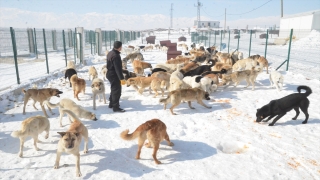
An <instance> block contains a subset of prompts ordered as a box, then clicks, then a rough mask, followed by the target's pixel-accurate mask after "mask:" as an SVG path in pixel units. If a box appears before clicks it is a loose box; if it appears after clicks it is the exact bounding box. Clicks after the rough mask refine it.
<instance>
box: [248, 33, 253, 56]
mask: <svg viewBox="0 0 320 180" xmlns="http://www.w3.org/2000/svg"><path fill="white" fill-rule="evenodd" d="M251 40H252V29H251V30H250V43H249V56H250V53H251Z"/></svg>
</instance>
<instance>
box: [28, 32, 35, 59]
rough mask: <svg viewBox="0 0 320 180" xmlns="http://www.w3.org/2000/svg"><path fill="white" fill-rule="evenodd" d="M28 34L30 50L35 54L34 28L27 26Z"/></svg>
mask: <svg viewBox="0 0 320 180" xmlns="http://www.w3.org/2000/svg"><path fill="white" fill-rule="evenodd" d="M27 34H28V44H29V52H30V53H33V54H34V38H33V29H32V28H27Z"/></svg>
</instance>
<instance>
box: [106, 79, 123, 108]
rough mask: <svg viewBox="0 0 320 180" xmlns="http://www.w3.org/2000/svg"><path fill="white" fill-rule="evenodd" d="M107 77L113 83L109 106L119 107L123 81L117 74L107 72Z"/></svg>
mask: <svg viewBox="0 0 320 180" xmlns="http://www.w3.org/2000/svg"><path fill="white" fill-rule="evenodd" d="M107 79H108V80H109V82H110V85H111V92H110V97H109V101H110V103H109V107H113V108H118V107H119V106H120V104H119V100H120V96H121V83H120V80H119V78H118V77H117V76H116V75H109V74H107Z"/></svg>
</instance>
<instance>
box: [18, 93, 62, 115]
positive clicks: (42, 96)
mask: <svg viewBox="0 0 320 180" xmlns="http://www.w3.org/2000/svg"><path fill="white" fill-rule="evenodd" d="M22 92H23V93H24V105H23V114H26V104H27V103H28V101H29V99H30V98H31V99H33V101H34V102H33V107H34V109H36V110H38V109H37V108H36V106H35V104H36V102H38V101H39V102H40V105H41V109H42V112H43V114H44V115H45V116H46V117H48V114H47V112H46V109H45V108H44V106H43V105H42V104H43V101H45V100H48V101H49V100H50V98H51V97H52V96H56V97H60V95H59V94H62V93H63V92H62V91H59V90H58V89H54V88H46V89H28V90H27V91H26V90H24V89H22ZM48 109H49V111H50V112H51V114H53V112H52V111H51V108H50V107H48Z"/></svg>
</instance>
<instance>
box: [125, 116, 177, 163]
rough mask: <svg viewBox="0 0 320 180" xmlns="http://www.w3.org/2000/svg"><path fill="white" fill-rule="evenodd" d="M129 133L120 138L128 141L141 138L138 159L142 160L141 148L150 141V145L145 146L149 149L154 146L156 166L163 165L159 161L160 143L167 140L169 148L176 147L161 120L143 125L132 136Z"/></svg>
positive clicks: (154, 120) (127, 131)
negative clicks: (146, 141)
mask: <svg viewBox="0 0 320 180" xmlns="http://www.w3.org/2000/svg"><path fill="white" fill-rule="evenodd" d="M128 133H129V130H128V129H127V130H125V131H123V132H122V133H121V134H120V137H121V138H122V139H124V140H127V141H129V140H133V139H136V138H139V139H138V152H137V155H136V159H140V153H141V148H142V146H143V144H144V142H145V140H146V139H148V141H149V143H146V144H145V146H146V147H148V148H150V147H151V146H153V153H152V157H153V159H154V161H155V163H156V164H161V162H160V161H159V160H158V159H157V151H158V149H159V146H160V142H161V141H162V140H163V139H165V140H166V141H167V143H168V145H169V146H173V145H174V144H173V143H172V142H171V141H170V139H169V136H168V133H167V127H166V125H165V124H164V123H163V122H162V121H160V120H159V119H152V120H149V121H147V122H145V123H143V124H141V125H140V126H139V127H138V128H137V129H136V130H135V131H134V132H133V133H132V134H128Z"/></svg>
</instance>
